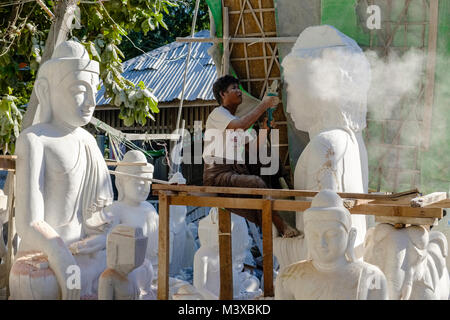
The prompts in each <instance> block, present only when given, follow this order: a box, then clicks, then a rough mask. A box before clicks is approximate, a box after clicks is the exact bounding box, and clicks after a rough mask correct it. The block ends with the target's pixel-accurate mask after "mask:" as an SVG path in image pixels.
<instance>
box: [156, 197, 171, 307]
mask: <svg viewBox="0 0 450 320" xmlns="http://www.w3.org/2000/svg"><path fill="white" fill-rule="evenodd" d="M169 208H170V198H169V197H168V196H167V194H166V193H165V192H160V193H159V210H158V211H159V236H158V300H168V299H169V250H170V247H169V246H170V242H169V232H170V231H169V224H170V210H169Z"/></svg>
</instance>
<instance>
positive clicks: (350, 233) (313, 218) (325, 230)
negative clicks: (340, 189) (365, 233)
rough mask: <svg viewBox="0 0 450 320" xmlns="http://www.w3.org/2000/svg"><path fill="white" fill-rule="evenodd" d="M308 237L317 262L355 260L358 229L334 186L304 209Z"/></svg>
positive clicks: (323, 263)
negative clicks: (354, 253)
mask: <svg viewBox="0 0 450 320" xmlns="http://www.w3.org/2000/svg"><path fill="white" fill-rule="evenodd" d="M304 222H305V230H304V232H305V238H306V242H307V247H308V252H309V255H310V258H311V259H312V260H313V262H314V263H315V264H318V265H333V264H336V263H339V261H344V260H343V258H345V259H346V260H347V261H353V260H354V255H353V245H354V241H355V237H356V229H354V228H352V221H351V216H350V212H349V211H348V210H347V209H346V208H345V207H344V205H343V201H342V199H341V198H340V197H339V196H338V195H337V194H336V193H335V192H333V191H331V190H322V191H320V192H319V193H318V194H317V195H316V196H315V197H314V199H313V201H312V202H311V207H310V208H309V209H307V210H306V211H305V212H304Z"/></svg>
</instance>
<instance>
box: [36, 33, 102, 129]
mask: <svg viewBox="0 0 450 320" xmlns="http://www.w3.org/2000/svg"><path fill="white" fill-rule="evenodd" d="M98 75H99V64H98V62H96V61H93V60H90V59H89V54H88V52H87V51H86V49H85V48H84V47H83V45H82V44H80V43H77V42H75V41H64V42H62V43H61V44H60V45H58V47H56V49H55V51H54V53H53V56H52V59H50V60H49V61H47V62H45V63H44V64H43V65H42V66H41V68H40V69H39V74H38V78H37V81H36V89H37V90H36V92H37V97H38V99H39V105H40V107H39V108H40V111H39V112H40V114H39V118H40V119H39V122H49V121H50V120H51V119H53V120H56V121H59V122H61V121H62V122H64V123H67V124H69V125H70V126H74V127H78V126H83V125H85V124H87V123H89V121H90V120H91V118H92V114H93V113H94V108H95V94H96V92H97V85H98V83H99V78H98Z"/></svg>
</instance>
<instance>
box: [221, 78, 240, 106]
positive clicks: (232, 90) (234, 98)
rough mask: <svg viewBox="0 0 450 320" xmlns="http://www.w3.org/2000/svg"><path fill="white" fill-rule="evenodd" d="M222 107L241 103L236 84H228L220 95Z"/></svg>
mask: <svg viewBox="0 0 450 320" xmlns="http://www.w3.org/2000/svg"><path fill="white" fill-rule="evenodd" d="M220 96H221V97H222V104H223V105H230V104H231V105H239V104H241V102H242V91H241V89H239V85H238V84H237V83H233V84H230V85H229V86H228V87H227V90H225V91H222V92H221V93H220Z"/></svg>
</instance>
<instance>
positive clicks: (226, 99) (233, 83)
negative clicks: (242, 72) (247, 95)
mask: <svg viewBox="0 0 450 320" xmlns="http://www.w3.org/2000/svg"><path fill="white" fill-rule="evenodd" d="M213 93H214V97H215V98H216V100H217V102H218V103H219V105H224V103H232V104H235V105H239V104H240V103H241V102H242V92H241V90H240V89H239V80H238V79H236V78H235V77H233V76H230V75H226V76H223V77H220V78H219V79H217V80H216V82H214V84H213Z"/></svg>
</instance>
